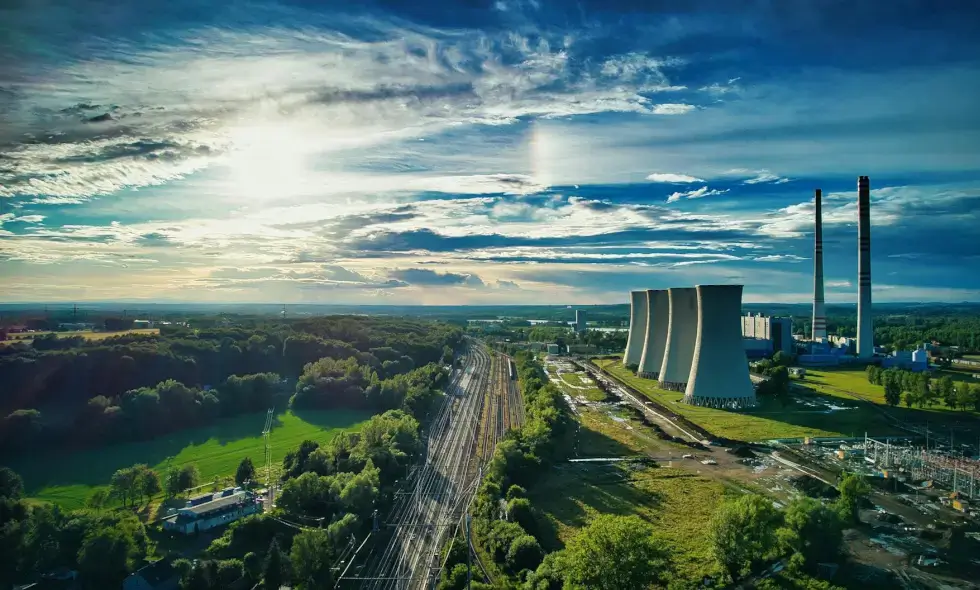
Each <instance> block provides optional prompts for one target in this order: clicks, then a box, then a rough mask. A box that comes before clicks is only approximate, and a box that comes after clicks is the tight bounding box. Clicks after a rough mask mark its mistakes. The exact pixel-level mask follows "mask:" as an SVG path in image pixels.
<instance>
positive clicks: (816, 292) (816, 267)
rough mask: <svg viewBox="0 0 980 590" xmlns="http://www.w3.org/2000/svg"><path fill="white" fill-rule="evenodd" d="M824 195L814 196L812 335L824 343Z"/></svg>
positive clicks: (825, 336)
mask: <svg viewBox="0 0 980 590" xmlns="http://www.w3.org/2000/svg"><path fill="white" fill-rule="evenodd" d="M821 197H822V193H821V191H820V189H817V190H816V191H815V192H814V195H813V202H814V205H815V209H814V214H815V217H814V224H813V324H812V326H813V327H812V328H811V330H810V335H811V337H812V338H813V340H814V341H817V342H823V341H824V340H826V339H827V316H826V315H825V314H824V309H823V212H822V209H821V202H820V201H821Z"/></svg>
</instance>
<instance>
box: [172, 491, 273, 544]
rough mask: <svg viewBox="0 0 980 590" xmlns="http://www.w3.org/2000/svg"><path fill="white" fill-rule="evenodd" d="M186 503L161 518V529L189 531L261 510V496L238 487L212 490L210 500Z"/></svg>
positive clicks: (191, 532) (190, 533) (217, 525)
mask: <svg viewBox="0 0 980 590" xmlns="http://www.w3.org/2000/svg"><path fill="white" fill-rule="evenodd" d="M188 504H191V505H189V506H186V507H184V508H181V509H180V510H178V511H177V514H174V515H171V516H168V517H166V518H165V519H163V528H164V530H168V531H177V532H180V533H183V534H185V535H193V534H194V533H198V532H201V531H206V530H208V529H213V528H215V527H219V526H223V525H226V524H228V523H230V522H234V521H236V520H238V519H240V518H244V517H246V516H248V515H249V514H256V513H258V512H261V511H262V499H261V498H260V497H257V496H255V495H254V494H252V493H251V492H248V491H243V490H241V488H228V489H226V490H224V491H222V492H217V493H215V494H214V495H213V496H212V499H211V500H210V501H204V502H195V501H192V502H188Z"/></svg>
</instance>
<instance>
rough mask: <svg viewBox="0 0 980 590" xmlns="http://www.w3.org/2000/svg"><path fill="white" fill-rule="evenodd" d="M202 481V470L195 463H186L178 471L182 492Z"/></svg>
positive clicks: (178, 483)
mask: <svg viewBox="0 0 980 590" xmlns="http://www.w3.org/2000/svg"><path fill="white" fill-rule="evenodd" d="M200 483H201V472H200V471H198V469H197V465H194V464H193V463H192V464H190V465H184V466H183V467H181V469H180V471H179V472H178V473H177V486H178V488H179V489H180V491H181V492H183V491H184V490H188V489H190V488H195V487H197V486H198V485H200Z"/></svg>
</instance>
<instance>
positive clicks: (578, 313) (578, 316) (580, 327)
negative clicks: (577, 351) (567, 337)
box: [575, 309, 586, 333]
mask: <svg viewBox="0 0 980 590" xmlns="http://www.w3.org/2000/svg"><path fill="white" fill-rule="evenodd" d="M585 326H586V322H585V310H584V309H576V310H575V331H576V332H579V333H582V332H585Z"/></svg>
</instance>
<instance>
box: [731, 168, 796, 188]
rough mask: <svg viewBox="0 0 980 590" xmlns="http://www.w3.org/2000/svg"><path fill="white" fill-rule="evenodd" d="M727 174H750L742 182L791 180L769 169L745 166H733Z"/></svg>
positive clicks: (781, 181)
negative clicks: (746, 167)
mask: <svg viewBox="0 0 980 590" xmlns="http://www.w3.org/2000/svg"><path fill="white" fill-rule="evenodd" d="M725 174H731V175H735V176H748V177H749V178H746V179H745V180H743V181H742V184H763V183H770V182H771V183H773V184H783V183H786V182H789V179H788V178H784V177H782V176H779V175H778V174H775V173H773V172H771V171H769V170H765V169H762V170H746V169H745V168H733V169H732V170H729V171H728V172H726V173H725Z"/></svg>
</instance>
